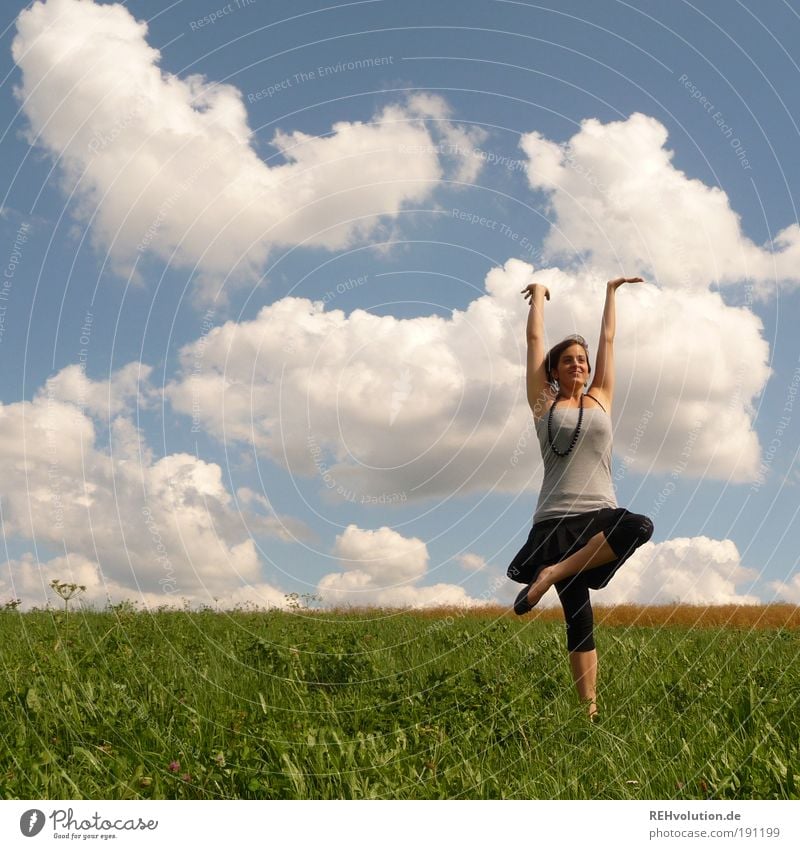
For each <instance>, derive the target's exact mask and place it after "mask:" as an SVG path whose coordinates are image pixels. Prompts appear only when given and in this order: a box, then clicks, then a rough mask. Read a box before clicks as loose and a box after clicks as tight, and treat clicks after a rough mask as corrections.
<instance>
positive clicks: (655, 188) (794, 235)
mask: <svg viewBox="0 0 800 849" xmlns="http://www.w3.org/2000/svg"><path fill="white" fill-rule="evenodd" d="M666 144H667V130H666V127H664V125H663V124H662V123H661V122H660V121H658V120H657V119H655V118H652V117H650V116H648V115H643V114H641V113H639V112H636V113H634V114H632V115H631V116H630V117H629V118H627V119H626V120H624V121H612V122H609V123H607V124H603V123H601V122H600V121H598V120H597V119H595V118H588V119H586V120H584V121H582V122H581V128H580V130H579V131H578V132H577V133H576V134H575V135H574V136H572V138H570V139H569V140H568V141H566V142H564V143H562V144H557V143H556V142H553V141H551V140H549V139H547V138H545V137H544V136H542V135H541V134H540V133H538V132H531V133H528V134H526V135H524V136H523V137H522V139H521V140H520V146H521V147H522V149H523V150H524V151H525V153H526V154H527V156H528V167H527V174H528V181H529V183H530V186H531V187H532V188H534V189H539V190H542V191H543V192H545V193H546V194H547V196H548V201H549V204H550V207H551V213H552V216H553V222H552V226H551V228H550V231H549V233H548V235H547V238H546V239H545V243H544V248H545V250H546V252H547V254H548V256H549V257H550V258H551V259H553V258H556V257H568V258H569V260H570V261H572V260H573V259H574V258H575V257H576V256H581V255H583V256H585V257H588V258H589V261H590V262H591V263H592V264H593V265H594V266H595V267H597V268H598V269H601V270H602V273H603V274H605V275H607V276H608V275H613V276H618V275H619V274H620V273H624V274H626V275H630V274H634V273H642V276H645V275H647V276H651V277H653V278H654V279H655V280H656V281H658V283H660V284H661V285H664V286H669V287H673V288H674V287H679V288H682V289H689V290H695V291H705V290H706V289H707V288H708V286H709V284H711V283H716V284H720V285H729V284H737V283H742V282H744V281H748V282H749V283H750V284H751V285H752V286H753V292H754V294H760V295H762V296H763V295H768V294H770V293H774V291H775V286H776V283H779V282H783V283H785V284H791V285H792V286H796V285H797V284H798V283H800V273H798V267H800V264H799V262H798V261H800V227H798V225H797V224H796V223H795V224H791V225H790V226H788V227H786V228H785V229H783V230H781V231H780V232H779V233H777V235H776V236H775V238H774V239H773V240H772V243H771V244H769V243H768V244H766V245H763V246H762V245H756V244H755V243H754V242H752V241H751V240H750V239H749V238H747V236H745V235H744V233H743V232H742V227H741V220H740V217H739V215H738V214H737V213H736V212H735V211H734V210H733V209H732V207H731V204H730V199H729V198H728V196H727V194H726V193H725V192H724V191H723V190H722V189H720V188H719V187H716V186H708V185H706V184H704V183H703V182H702V181H701V180H697V179H692V178H690V177H688V176H687V175H686V174H684V173H683V172H682V171H680V170H679V169H677V168H676V167H675V166H674V165H673V164H672V161H671V160H672V157H673V152H672V151H671V150H669V149H668V148H667V147H666Z"/></svg>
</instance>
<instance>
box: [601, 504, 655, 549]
mask: <svg viewBox="0 0 800 849" xmlns="http://www.w3.org/2000/svg"><path fill="white" fill-rule="evenodd" d="M653 530H654V527H653V522H652V520H651V519H650V518H649V517H648V516H644V515H642V514H640V513H628V514H627V515H626V516H625V517H624V518H623V519H622V520H620V521H619V522H617V523H616V524H615V525H614V526H613V527H612V528H610V529H609V530H608V531H606V532H605V535H606V539H607V540H608V544H609V545H610V546H611V548H612V549H613V550H614V553H615V554H616V555H617V556H618V557H628V556H629V555H630V554H632V553H633V551H634V550H635V549H637V548H639V546H641V545H644V544H645V543H646V542H647V541H648V540H649V539H650V537H652V536H653Z"/></svg>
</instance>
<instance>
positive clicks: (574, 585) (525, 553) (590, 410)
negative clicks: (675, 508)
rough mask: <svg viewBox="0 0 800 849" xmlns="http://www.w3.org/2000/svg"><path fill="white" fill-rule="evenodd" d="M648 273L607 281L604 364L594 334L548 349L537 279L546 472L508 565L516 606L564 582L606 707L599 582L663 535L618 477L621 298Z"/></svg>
mask: <svg viewBox="0 0 800 849" xmlns="http://www.w3.org/2000/svg"><path fill="white" fill-rule="evenodd" d="M641 282H642V278H641V277H618V278H617V279H616V280H611V281H609V283H608V284H607V286H606V302H605V308H604V310H603V323H602V327H601V331H600V343H599V348H598V351H597V359H596V362H595V371H594V378H593V380H592V384H591V386H590V387H589V391H588V392H586V385H587V383H588V381H589V375H590V374H591V373H592V368H591V365H590V364H589V352H588V348H587V345H586V341H585V340H584V339H583V337H581V336H572V337H569V338H567V339H564V340H563V341H562V342H560V343H559V344H558V345H556V346H555V347H553V348H552V349H551V350H550V351H549V352H548V353H547V354H545V350H544V318H543V309H544V301H545V299H547V300H550V292H549V291H548V290H547V288H546V287H545V286H542V285H540V284H536V283H532V284H531V285H530V286H527V287H526V288H525V289H523V290H522V293H523V295H524V296H525V297H526V298H527V299H528V301H529V304H530V310H529V312H528V326H527V340H528V362H527V390H528V403H529V404H530V406H531V410H532V411H533V417H534V420H535V422H536V433H537V435H538V437H539V446H540V448H541V452H542V460H543V462H544V479H543V481H542V488H541V491H540V493H539V501H538V503H537V506H536V512H535V513H534V517H533V527H532V528H531V532H530V534H529V535H528V540H527V542H526V543H525V545H524V546H523V547H522V548H521V549H520V551H519V552H518V553H517V555H516V557H515V558H514V560H513V561H512V562H511V565H510V566H509V567H508V577H509V578H511V579H512V580H514V581H518V582H520V583H524V584H526V586H525V588H524V589H523V590H522V591H521V592H520V594H519V595H518V596H517V600H516V602H515V603H514V612H515V613H517V614H518V615H523V614H525V613H528V612H529V611H531V610H533V608H534V607H535V606H536V605H537V604H538V603H539V601H540V599H541V598H542V596H543V595H544V594H545V593H546V592H547V590H548V589H550V587H552V586H555V588H556V591H557V592H558V597H559V600H560V601H561V606H562V607H563V609H564V619H565V620H566V624H567V650H568V652H569V662H570V668H571V670H572V676H573V678H574V680H575V686H576V687H577V690H578V695H579V696H580V698H581V700H582V701H584V702H585V703H586V704H587V707H588V712H589V716H590V717H591V718H592V719H594V717H595V715H596V713H597V702H596V686H597V650H596V649H595V643H594V635H593V619H592V605H591V600H590V598H589V590H590V589H601V588H602V587H604V586H606V584H607V583H608V582H609V581H610V580H611V577H612V575H613V574H614V573H615V572H616V571H617V569H619V567H620V566H621V565H622V564H623V563H624V562H625V560H627V559H628V557H630V556H631V554H633V552H634V551H635V550H636V549H637V548H638V547H639V546H640V545H642V544H643V543H645V542H647V540H649V539H650V537H651V536H652V533H653V523H652V522H651V521H650V519H648V518H647V517H646V516H640V515H637V514H635V513H631V512H629V511H628V510H625V509H623V508H620V507H618V506H617V500H616V497H615V495H614V485H613V482H612V479H611V449H612V434H611V417H610V414H611V406H612V402H613V397H614V333H615V330H616V315H615V309H614V300H615V296H616V291H617V289H618V288H619V287H620V286H622V285H623V284H624V283H641Z"/></svg>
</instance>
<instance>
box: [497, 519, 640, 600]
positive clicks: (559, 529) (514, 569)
mask: <svg viewBox="0 0 800 849" xmlns="http://www.w3.org/2000/svg"><path fill="white" fill-rule="evenodd" d="M641 518H643V517H640V516H637V515H636V514H634V513H631V512H630V511H629V510H626V509H625V508H623V507H604V508H602V509H601V510H593V511H592V512H590V513H582V514H580V515H578V516H567V517H566V518H561V519H545V520H544V521H541V522H536V523H535V524H534V526H533V527H532V528H531V532H530V534H528V539H527V540H526V542H525V545H523V546H522V548H521V549H520V550H519V551H518V552H517V555H516V556H515V557H514V559H513V560H512V561H511V564H510V565H509V567H508V570H507V575H508V577H509V578H511V580H512V581H517V582H519V583H520V584H529V583H531V581H534V580H536V576H537V575H538V574H539V572H540V571H541V570H542V569H543V568H544V567H545V566H549V565H550V564H552V563H558V562H559V561H561V560H564V559H566V558H567V557H569V556H570V555H571V554H573V553H574V552H576V551H578V549H580V548H583V546H585V545H586V543H587V542H589V540H590V539H591V538H592V537H593V536H594V535H595V534H596V533H599V532H600V531H603V533H604V534H605V536H606V538H607V539H608V543H609V545H610V546H611V548H612V549H614V551H615V553H616V552H617V551H620V554H619V555H618V557H617V559H616V560H612V561H611V562H610V563H603V564H602V566H595V567H594V568H593V569H587V570H586V571H585V572H584V573H583V574H584V575H585V579H586V584H587V586H589V587H590V588H591V589H595V590H599V589H601V588H602V587H604V586H605V585H606V584H607V583H608V582H609V581H610V580H611V577H612V576H613V574H614V573H615V572H616V571H617V569H619V567H620V566H622V564H623V563H624V562H625V561H626V560H627V559H628V558H629V557H630V556H631V554H633V552H634V551H635V550H636V546H627V545H625V546H622V547H621V548H615V540H616V539H619V537H620V536H621V535H624V531H623V529H624V528H625V526H626V525H628V524H629V523H630V522H631V520H635V521H638V520H640V519H641ZM621 532H622V533H621ZM621 549H624V550H621Z"/></svg>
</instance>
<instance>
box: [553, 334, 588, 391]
mask: <svg viewBox="0 0 800 849" xmlns="http://www.w3.org/2000/svg"><path fill="white" fill-rule="evenodd" d="M556 377H557V378H558V383H559V386H563V387H564V388H565V389H572V388H574V386H575V385H576V384H580V385H581V386H584V385H585V384H586V382H587V381H588V379H589V361H588V360H587V359H586V351H585V350H584V348H583V345H579V344H578V343H577V342H576V343H575V344H574V345H570V346H569V348H567V349H566V350H564V351H562V352H561V356H560V357H559V359H558V368H557V369H556Z"/></svg>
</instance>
